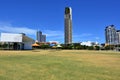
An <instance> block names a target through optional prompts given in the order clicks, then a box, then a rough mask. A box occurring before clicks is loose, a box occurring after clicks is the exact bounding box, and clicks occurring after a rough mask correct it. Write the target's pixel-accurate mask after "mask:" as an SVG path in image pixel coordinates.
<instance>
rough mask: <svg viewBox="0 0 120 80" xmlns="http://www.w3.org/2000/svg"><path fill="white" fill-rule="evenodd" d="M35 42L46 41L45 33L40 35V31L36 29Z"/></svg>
mask: <svg viewBox="0 0 120 80" xmlns="http://www.w3.org/2000/svg"><path fill="white" fill-rule="evenodd" d="M36 35H37V42H46V35H42V32H41V31H37V34H36Z"/></svg>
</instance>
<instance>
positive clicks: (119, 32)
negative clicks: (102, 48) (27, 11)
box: [117, 30, 120, 44]
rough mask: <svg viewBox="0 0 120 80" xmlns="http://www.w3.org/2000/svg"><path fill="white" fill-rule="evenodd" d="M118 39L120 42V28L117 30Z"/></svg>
mask: <svg viewBox="0 0 120 80" xmlns="http://www.w3.org/2000/svg"><path fill="white" fill-rule="evenodd" d="M117 40H118V44H120V30H117Z"/></svg>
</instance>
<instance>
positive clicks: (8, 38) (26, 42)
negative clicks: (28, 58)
mask: <svg viewBox="0 0 120 80" xmlns="http://www.w3.org/2000/svg"><path fill="white" fill-rule="evenodd" d="M34 42H35V41H34V40H33V39H31V38H30V37H28V36H26V35H25V34H23V33H21V34H13V33H1V43H2V44H4V43H5V44H7V45H8V46H7V47H8V49H14V50H24V49H32V44H33V43H34Z"/></svg>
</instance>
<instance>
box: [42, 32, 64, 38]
mask: <svg viewBox="0 0 120 80" xmlns="http://www.w3.org/2000/svg"><path fill="white" fill-rule="evenodd" d="M43 34H46V35H47V37H62V36H64V33H63V32H62V31H53V30H44V31H43Z"/></svg>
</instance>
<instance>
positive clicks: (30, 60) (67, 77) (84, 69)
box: [0, 50, 120, 80]
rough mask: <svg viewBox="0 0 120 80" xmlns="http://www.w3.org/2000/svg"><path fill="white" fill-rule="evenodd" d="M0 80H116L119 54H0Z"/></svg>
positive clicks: (41, 51) (38, 51) (79, 51)
mask: <svg viewBox="0 0 120 80" xmlns="http://www.w3.org/2000/svg"><path fill="white" fill-rule="evenodd" d="M0 80H120V52H113V51H84V50H31V51H0Z"/></svg>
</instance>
